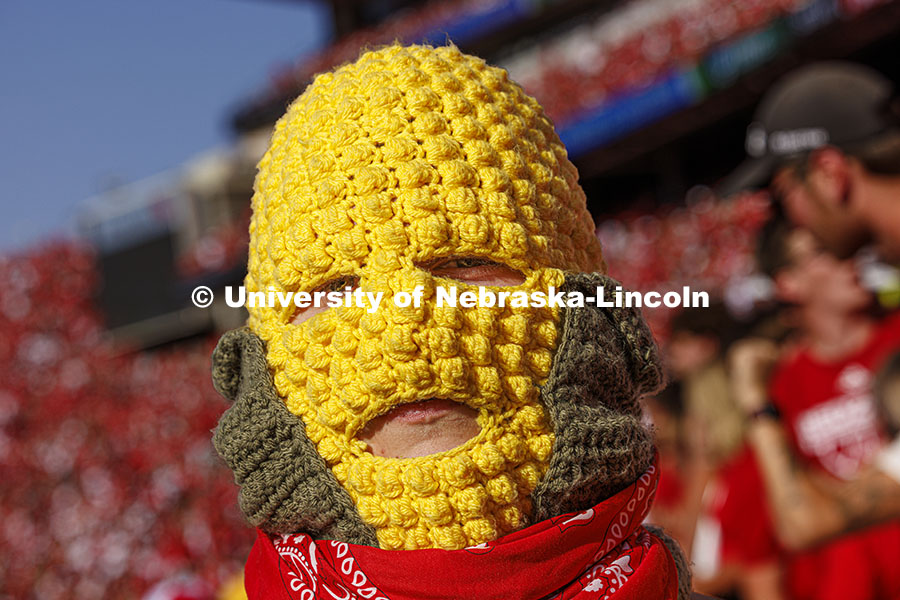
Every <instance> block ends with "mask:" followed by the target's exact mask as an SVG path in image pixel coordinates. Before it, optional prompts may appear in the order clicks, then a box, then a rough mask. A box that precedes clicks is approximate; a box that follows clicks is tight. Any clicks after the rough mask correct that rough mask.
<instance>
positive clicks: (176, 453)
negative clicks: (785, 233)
mask: <svg viewBox="0 0 900 600" xmlns="http://www.w3.org/2000/svg"><path fill="white" fill-rule="evenodd" d="M331 5H332V8H333V14H334V18H335V31H336V32H337V33H338V37H337V39H336V40H335V41H334V43H333V44H332V45H330V46H329V47H327V48H323V49H322V50H321V52H319V53H318V54H316V55H314V56H312V57H311V58H309V59H307V60H304V61H302V62H300V63H298V64H297V65H295V66H293V67H292V68H290V69H287V70H284V71H282V72H280V73H279V74H278V75H277V76H275V77H273V79H272V81H271V85H270V86H269V87H268V88H267V89H264V90H261V91H260V92H259V93H258V94H256V95H255V96H254V97H253V98H251V99H250V100H248V101H246V102H244V103H243V105H241V106H240V107H239V108H238V109H237V110H236V111H235V113H234V114H233V115H231V123H232V125H233V130H234V133H235V141H234V144H233V145H232V146H231V147H229V148H227V149H221V150H218V151H215V152H212V153H210V154H208V155H204V156H200V157H197V159H196V160H194V161H192V162H190V163H188V164H185V165H183V166H182V167H180V168H179V169H177V170H175V171H173V172H170V173H165V174H163V175H160V176H158V177H155V178H153V179H151V180H146V181H141V182H136V183H132V184H128V185H125V186H120V187H118V188H116V189H114V190H111V191H109V192H108V193H106V194H104V195H102V196H100V197H97V198H93V199H90V200H89V201H87V202H86V203H85V207H84V211H83V214H82V218H81V223H80V224H81V228H82V231H83V233H84V237H85V240H86V241H87V242H88V244H86V245H78V244H50V245H45V246H42V247H38V248H35V249H33V250H32V251H30V252H24V253H19V254H16V255H12V256H7V257H4V258H0V281H2V282H3V285H2V286H0V332H2V333H0V359H2V360H0V478H2V480H3V486H2V487H0V554H2V555H3V556H5V557H8V560H4V561H0V599H6V598H16V599H19V598H47V599H54V598H90V599H97V598H111V599H112V598H115V599H121V598H139V597H141V595H142V594H144V593H145V592H146V591H147V590H148V589H150V588H151V587H152V586H153V585H155V584H157V583H159V582H160V581H162V580H165V579H168V578H170V577H173V576H176V575H184V574H190V575H192V576H195V577H199V578H200V579H201V580H202V581H204V582H205V585H201V586H196V585H194V586H193V589H195V590H200V591H195V592H192V593H193V594H194V596H189V597H195V596H196V597H213V596H212V594H214V592H213V591H212V590H214V589H216V588H218V587H219V586H220V585H221V583H222V582H223V581H224V580H225V579H227V577H228V576H229V575H231V574H233V573H234V572H235V571H237V570H239V568H240V566H241V563H242V560H243V559H244V557H245V556H246V553H247V551H248V550H249V545H250V543H252V538H253V536H252V532H250V531H249V529H247V528H246V527H245V526H244V525H243V524H242V522H241V520H240V518H239V515H238V514H237V508H236V500H235V497H236V492H235V489H234V487H233V485H232V483H231V475H230V473H229V472H228V471H227V470H226V469H225V468H224V466H223V465H221V464H220V463H219V462H218V461H217V459H216V458H215V457H214V456H213V454H212V450H211V446H210V444H209V431H210V429H211V428H212V427H213V426H214V425H215V422H216V419H217V417H218V415H219V414H220V413H221V412H222V410H223V409H224V403H223V402H222V401H221V400H220V399H219V398H218V396H217V395H216V394H215V392H214V391H213V390H212V386H211V384H210V382H209V364H208V357H209V354H210V352H211V349H212V347H213V344H214V342H215V339H216V337H217V335H218V334H219V333H220V332H221V331H222V330H224V329H228V328H231V327H235V326H238V325H240V324H241V322H242V320H243V315H242V314H241V312H240V311H238V310H235V309H229V308H225V307H223V306H221V305H219V304H217V305H214V307H213V308H212V309H207V310H201V309H197V308H195V307H193V306H192V305H191V304H190V291H191V290H192V289H193V288H194V287H195V286H197V285H208V286H209V287H211V288H213V289H214V290H216V291H217V292H221V289H222V286H224V285H226V284H240V283H241V281H242V279H243V275H244V269H245V263H246V245H247V223H248V218H249V198H250V196H251V193H252V192H251V189H252V181H253V175H254V172H255V164H256V162H257V161H258V160H259V158H260V156H261V155H262V152H263V151H264V148H265V144H266V142H267V138H268V134H269V131H270V129H271V127H272V125H273V124H274V121H275V120H276V119H277V118H278V117H279V116H280V115H281V114H282V113H283V111H284V109H285V107H286V105H287V103H288V102H290V100H292V99H293V98H294V97H296V96H297V95H298V94H299V93H300V92H301V91H302V90H303V88H304V86H305V85H306V83H308V81H309V80H310V78H311V77H312V76H313V75H314V74H315V73H317V72H319V71H322V70H326V69H329V68H331V67H333V66H335V65H337V64H339V63H341V62H344V61H347V60H351V59H353V58H355V57H356V56H357V54H358V52H359V49H360V48H361V47H363V46H372V45H378V44H383V43H390V42H392V41H394V40H401V41H404V42H433V43H444V42H445V41H446V40H448V39H449V40H452V41H454V42H455V43H456V44H457V45H459V46H460V47H461V48H462V49H464V50H465V51H467V52H471V53H475V54H478V55H480V56H483V57H484V58H486V59H487V60H489V61H491V62H493V63H495V64H499V65H501V66H504V67H506V68H508V69H509V71H510V73H511V75H512V77H513V78H514V79H516V80H517V81H519V82H521V83H522V84H523V85H524V87H525V88H526V89H527V91H528V92H530V93H531V94H533V95H534V96H536V97H537V98H538V100H540V101H541V103H542V104H543V105H544V106H545V108H546V109H547V111H548V113H549V114H550V116H551V117H552V118H553V119H554V121H555V122H556V124H557V126H558V129H559V131H560V134H561V136H562V138H563V140H564V141H565V142H566V144H567V145H568V148H569V151H570V154H571V156H572V157H573V159H574V161H575V162H576V165H577V166H578V167H579V169H580V172H581V174H582V178H583V184H584V187H585V190H586V191H587V193H588V198H589V207H590V209H591V211H592V213H593V214H594V216H595V219H596V221H597V223H598V235H600V237H601V239H602V240H603V242H604V245H605V252H606V256H607V259H608V261H609V263H610V264H611V266H612V274H613V275H614V276H616V277H618V278H619V279H621V280H622V281H623V282H624V283H625V284H626V285H628V286H630V287H632V288H636V289H650V288H653V289H657V290H664V289H666V288H667V287H671V288H672V289H680V286H681V285H686V284H689V285H691V286H693V287H696V288H703V289H706V290H709V291H711V292H719V293H722V294H725V295H726V296H727V297H728V298H729V299H730V301H731V304H732V305H733V306H734V307H736V308H741V307H746V306H747V305H748V304H750V303H751V302H752V301H753V299H754V297H755V296H756V295H764V289H762V288H761V287H760V285H759V284H758V283H757V280H755V279H753V277H752V276H753V266H752V259H751V247H752V244H753V237H754V235H755V232H756V229H757V227H758V226H759V224H760V223H761V222H762V220H763V219H764V218H765V215H766V211H767V207H766V201H765V199H764V198H762V197H760V196H757V195H744V196H741V197H739V198H731V199H720V198H716V197H714V196H713V194H712V192H711V191H710V190H709V188H707V187H703V186H708V185H711V184H713V183H714V182H715V181H716V180H718V179H719V178H721V177H722V176H724V175H725V174H727V173H728V172H729V171H730V169H732V168H733V167H734V166H735V165H737V164H738V163H739V162H740V161H741V159H742V158H743V148H742V144H743V138H744V128H745V127H746V124H747V123H748V122H749V120H750V115H751V113H752V109H753V106H754V104H755V101H756V100H757V99H758V98H759V96H760V95H761V94H762V92H763V91H764V90H765V88H766V86H767V85H768V84H769V83H771V82H772V81H773V80H774V79H775V78H776V77H777V76H779V75H780V74H782V73H784V72H786V71H787V70H789V69H791V68H793V67H795V66H797V65H799V64H802V63H804V62H808V61H811V60H816V59H822V58H851V59H854V60H858V61H860V62H865V63H867V64H870V65H872V66H874V67H876V68H877V69H879V70H881V71H882V72H883V73H885V74H886V75H888V76H889V77H891V78H892V79H893V80H894V81H898V80H900V62H898V61H896V57H897V56H898V55H900V1H897V0H894V1H890V2H877V1H866V0H738V1H733V0H632V1H621V0H620V1H613V0H601V1H599V2H598V1H587V0H557V1H550V0H545V1H538V0H477V1H476V0H466V1H459V0H452V1H432V2H427V3H422V2H409V1H402V0H397V1H393V2H392V1H390V0H386V1H384V2H378V3H369V2H362V1H353V0H334V1H333V2H332V3H331ZM221 296H222V294H221V293H218V297H219V298H220V299H221ZM648 317H649V318H650V319H651V322H652V323H653V325H654V329H655V330H656V331H657V332H658V333H659V334H661V335H664V333H665V325H666V319H665V314H664V313H662V312H660V313H654V314H649V315H648ZM204 594H205V595H204ZM185 597H188V596H185Z"/></svg>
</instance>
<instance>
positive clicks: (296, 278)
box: [213, 45, 690, 599]
mask: <svg viewBox="0 0 900 600" xmlns="http://www.w3.org/2000/svg"><path fill="white" fill-rule="evenodd" d="M250 231H251V241H250V258H249V267H248V275H247V279H246V287H247V292H248V294H252V293H253V292H260V291H261V292H269V291H274V292H277V293H281V294H287V293H289V292H301V291H302V292H315V291H325V290H348V289H356V288H358V289H359V290H361V291H362V292H370V293H379V292H380V293H382V294H383V297H384V298H385V299H386V300H384V301H382V302H381V303H380V304H379V305H378V307H377V308H375V307H374V306H372V305H369V304H367V305H366V306H362V307H360V306H340V307H335V308H328V309H316V308H305V309H300V310H298V309H297V308H295V307H294V306H289V307H286V308H280V307H274V308H273V307H260V306H257V307H250V308H249V310H250V320H249V323H248V327H246V328H243V329H239V330H236V331H233V332H230V333H228V334H226V335H225V336H223V338H222V339H221V340H220V342H219V345H218V347H217V349H216V351H215V353H214V359H213V379H214V383H215V385H216V387H217V389H218V390H219V391H220V392H221V393H222V394H223V395H224V396H225V397H226V398H227V399H229V400H230V401H231V402H232V406H231V407H230V408H229V409H228V410H227V411H226V412H225V414H224V415H223V417H222V419H221V421H220V423H219V425H218V427H217V429H216V431H215V434H214V443H215V446H216V448H217V450H218V451H219V453H220V454H221V456H222V457H223V458H224V459H225V461H226V462H227V463H228V465H229V466H230V467H231V468H232V469H233V471H234V472H235V478H236V481H237V483H238V484H239V485H240V486H241V491H240V505H241V509H242V511H243V512H244V514H245V515H246V517H247V519H248V520H249V521H250V523H251V524H252V525H254V526H255V527H257V528H258V537H257V541H256V544H255V546H254V548H253V550H252V552H251V554H250V557H249V559H248V562H247V566H246V570H245V581H246V589H247V593H248V595H249V597H250V598H251V599H257V598H266V599H272V598H285V599H287V598H304V599H306V598H332V597H335V598H348V597H349V598H390V599H413V598H525V599H538V598H582V597H584V598H587V597H598V598H601V597H609V598H667V599H668V598H672V599H674V598H679V599H681V598H687V597H689V596H690V591H689V590H690V580H689V574H688V572H687V569H686V568H685V562H684V559H683V557H682V555H681V553H680V551H679V550H678V549H677V547H676V546H675V545H674V544H673V543H671V542H669V541H668V539H667V538H666V537H665V536H664V535H663V534H662V533H661V532H656V533H652V532H650V531H648V530H647V529H645V528H644V527H642V526H641V522H642V521H643V519H644V517H645V516H646V514H647V511H648V510H649V506H650V503H651V500H652V496H653V492H654V490H655V485H656V480H657V477H658V471H657V467H656V463H655V455H654V454H655V453H654V449H653V447H652V443H651V437H650V434H649V432H648V431H647V430H646V429H645V428H644V427H643V426H642V424H641V410H640V407H639V404H638V398H639V397H640V396H641V395H642V394H645V393H650V392H653V391H654V390H656V389H657V388H658V387H659V386H660V384H661V379H662V377H661V372H660V368H659V359H658V357H657V351H656V347H655V345H654V342H653V339H652V337H651V335H650V333H649V331H648V329H647V327H646V325H645V323H644V322H643V320H642V319H641V317H640V314H639V313H638V312H637V311H634V310H631V309H600V308H597V307H596V306H591V305H586V306H583V307H573V308H568V307H564V308H560V307H558V306H535V305H531V306H527V305H524V303H509V302H507V305H506V306H492V307H491V306H476V307H472V308H464V307H462V306H451V305H447V304H446V303H445V304H444V305H441V303H440V302H438V293H437V290H438V288H439V287H441V286H443V287H444V288H445V289H447V288H450V287H453V286H455V287H456V288H457V290H458V291H459V292H462V291H466V290H474V291H477V290H478V289H479V287H480V286H486V287H488V288H489V289H490V290H492V291H500V290H505V291H525V292H529V293H530V292H535V291H541V292H547V291H548V290H549V288H550V287H555V288H556V289H557V290H566V291H569V292H571V291H580V292H583V293H584V295H585V296H593V295H594V294H595V291H596V288H597V286H599V285H605V286H606V288H607V289H610V290H612V289H614V286H615V285H616V284H615V282H613V281H612V280H610V279H609V278H608V277H607V276H606V275H605V274H604V272H605V265H604V263H603V260H602V257H601V249H600V245H599V242H598V241H597V239H596V237H595V236H594V225H593V222H592V220H591V217H590V215H589V213H588V212H587V210H586V207H585V196H584V193H583V191H582V189H581V187H580V186H579V184H578V182H577V171H576V169H575V167H574V166H573V165H572V164H571V162H569V160H568V158H567V157H566V151H565V148H564V147H563V145H562V144H561V142H560V141H559V138H558V136H557V134H556V132H555V131H554V129H553V125H552V124H551V122H550V121H549V119H548V118H547V117H546V116H545V115H544V113H543V110H542V109H541V107H540V105H539V104H538V103H537V101H535V100H534V99H533V98H531V97H529V96H528V95H526V94H525V93H524V92H523V91H522V89H521V88H520V87H519V86H518V85H516V84H515V83H513V82H512V81H510V80H509V79H508V77H507V74H506V72H505V71H503V70H501V69H498V68H495V67H491V66H488V65H487V64H485V63H484V61H482V60H481V59H478V58H475V57H472V56H467V55H465V54H463V53H461V52H460V51H459V50H458V49H457V48H455V47H453V46H449V47H438V48H431V47H428V46H410V47H401V46H399V45H393V46H389V47H385V48H381V49H377V50H372V51H368V52H365V53H364V54H363V55H362V56H361V57H360V58H359V59H358V60H357V61H356V62H355V63H352V64H348V65H345V66H342V67H340V68H338V69H336V70H335V71H334V72H331V73H325V74H322V75H319V76H317V77H316V78H315V80H314V81H313V83H312V84H311V85H310V86H309V87H308V88H307V89H306V91H305V92H304V93H303V94H302V95H301V96H300V97H299V98H298V99H297V100H296V101H295V102H294V103H293V104H292V105H291V106H290V108H289V109H288V111H287V114H286V115H285V116H284V117H283V118H282V119H281V120H280V121H279V122H278V124H277V125H276V127H275V131H274V133H273V135H272V139H271V145H270V147H269V150H268V152H267V153H266V154H265V156H264V157H263V159H262V160H261V162H260V164H259V173H258V176H257V179H256V184H255V193H254V196H253V219H252V222H251V226H250ZM417 288H419V289H421V290H422V300H421V302H420V303H418V305H416V303H412V304H410V305H409V306H406V307H402V306H398V304H403V303H402V302H400V303H397V302H394V301H392V300H393V299H395V298H397V297H398V294H400V295H402V293H404V292H405V293H409V294H411V293H412V292H414V291H415V290H416V289H417ZM511 304H516V305H515V306H513V305H511ZM396 551H400V552H396Z"/></svg>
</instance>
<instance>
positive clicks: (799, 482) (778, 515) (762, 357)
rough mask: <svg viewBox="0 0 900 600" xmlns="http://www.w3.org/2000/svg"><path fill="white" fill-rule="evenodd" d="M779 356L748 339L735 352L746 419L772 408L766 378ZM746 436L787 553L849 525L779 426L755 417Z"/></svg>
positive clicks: (735, 388) (737, 395) (738, 395)
mask: <svg viewBox="0 0 900 600" xmlns="http://www.w3.org/2000/svg"><path fill="white" fill-rule="evenodd" d="M777 355H778V350H777V347H776V346H775V345H774V344H773V343H772V342H769V341H767V340H761V339H759V340H757V339H750V340H744V341H742V342H739V343H738V344H736V345H735V347H734V348H733V349H732V352H731V353H730V357H729V358H730V367H731V381H732V392H733V394H734V399H735V401H736V402H737V404H738V406H740V407H741V409H742V410H744V412H745V414H748V415H752V414H756V413H758V412H759V411H760V409H762V408H764V407H765V406H766V405H767V404H768V393H767V381H768V374H769V371H770V370H771V366H772V365H773V364H774V362H775V360H776V359H777ZM747 436H748V441H749V442H750V445H751V446H752V447H753V451H754V454H755V455H756V459H757V462H758V464H759V467H760V471H761V472H762V476H763V480H764V481H765V488H766V497H767V498H768V501H769V507H770V509H771V513H772V519H773V521H774V523H773V524H774V526H775V533H776V535H777V536H778V539H779V541H780V542H781V543H782V544H783V545H784V546H785V547H786V548H787V549H789V550H799V549H802V548H806V547H809V546H810V545H812V544H815V543H816V542H818V541H821V540H822V539H825V538H827V537H829V536H832V535H835V534H837V533H840V532H841V531H843V530H845V529H846V528H847V527H848V526H849V523H848V521H847V519H846V518H845V517H844V514H843V513H842V512H841V510H840V509H839V507H838V505H837V503H836V502H834V501H830V500H829V498H828V497H827V496H825V495H824V494H823V493H822V492H821V491H820V490H819V489H818V488H816V486H814V485H813V483H812V481H811V480H810V479H809V477H808V476H807V474H806V473H805V472H804V471H803V469H802V468H801V467H800V465H799V464H798V463H797V460H796V458H795V457H794V454H793V452H792V450H791V447H790V444H789V443H788V440H787V435H786V434H785V431H784V428H783V427H782V425H781V423H780V422H779V421H777V420H776V419H775V418H773V417H771V416H766V415H763V416H758V417H756V418H751V419H750V423H749V424H748V433H747Z"/></svg>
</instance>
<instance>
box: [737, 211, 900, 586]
mask: <svg viewBox="0 0 900 600" xmlns="http://www.w3.org/2000/svg"><path fill="white" fill-rule="evenodd" d="M760 259H761V260H760V262H761V266H762V267H763V269H764V270H766V271H767V272H768V273H769V274H770V275H772V276H773V278H774V279H775V282H776V290H777V293H778V295H779V297H780V298H781V299H782V300H784V301H786V302H789V303H791V304H793V305H794V306H795V310H796V317H797V320H798V324H799V326H800V332H801V335H800V337H799V339H798V340H797V341H796V343H795V344H794V345H792V346H791V347H790V349H788V350H787V351H786V352H784V354H783V355H782V357H781V360H780V362H779V364H778V365H777V367H776V369H775V372H774V374H773V376H772V378H771V380H770V384H769V389H768V396H769V398H770V399H771V402H772V404H771V405H765V406H763V407H762V408H761V409H759V410H756V411H754V412H753V414H752V415H751V421H752V422H754V423H760V422H766V421H769V420H770V419H771V418H772V417H776V418H777V415H778V414H779V413H780V415H781V417H782V420H783V424H784V428H785V431H786V433H787V435H788V438H789V439H790V441H791V445H792V446H793V452H794V454H795V456H796V457H797V458H798V459H799V460H800V461H801V462H802V463H805V465H806V467H807V469H808V471H809V472H810V476H811V478H812V479H814V480H815V481H816V482H818V484H819V485H824V486H828V485H834V484H835V482H837V481H840V480H844V479H848V478H850V477H853V476H854V475H856V474H857V472H859V470H860V469H861V468H862V467H864V466H865V465H867V464H869V463H871V462H872V461H873V460H874V458H875V456H876V455H877V453H878V452H879V450H880V449H881V448H882V446H883V445H884V443H885V438H884V435H883V429H882V425H881V423H880V421H879V418H878V414H877V410H876V407H875V403H874V400H873V395H872V380H873V373H874V371H876V370H877V369H878V367H879V366H880V364H881V362H882V361H883V360H884V359H885V358H886V356H887V355H888V354H890V353H891V351H893V350H895V349H896V348H898V347H900V316H898V315H892V316H890V317H889V318H887V319H885V320H883V321H881V322H879V321H878V320H877V319H875V318H874V317H873V316H872V315H871V314H870V313H869V312H868V308H869V306H870V304H871V296H870V294H869V293H868V292H867V291H866V290H865V289H863V288H862V287H861V285H860V284H859V281H858V279H857V275H856V271H855V268H854V265H853V263H852V262H850V261H846V260H839V259H837V258H835V257H834V256H833V255H831V254H829V253H827V252H825V251H824V250H823V249H822V248H821V247H820V246H819V244H818V242H817V241H816V239H815V237H814V236H813V235H812V234H811V233H810V232H809V231H807V230H804V229H797V228H792V227H790V226H789V225H788V224H787V222H786V221H784V220H779V219H776V220H773V222H772V223H770V224H769V225H768V226H767V227H766V229H765V230H764V234H763V241H762V244H761V252H760ZM737 354H738V355H740V354H741V352H740V351H737ZM732 375H733V383H734V388H735V394H736V396H737V397H739V398H740V396H742V395H744V396H748V395H756V396H759V395H761V394H765V390H764V388H763V387H762V386H760V385H759V372H758V369H753V368H749V367H748V365H747V364H746V361H743V362H742V360H740V359H738V358H736V359H735V360H733V361H732ZM739 403H740V404H741V405H742V406H744V407H747V406H754V404H753V402H750V401H748V400H747V399H746V398H744V399H739ZM757 405H758V404H757ZM763 434H764V433H763V432H760V431H759V429H758V427H754V428H751V430H750V435H751V439H752V440H753V441H754V446H756V447H757V448H758V447H759V445H760V435H763ZM768 492H769V494H768V495H769V498H770V502H771V503H772V504H773V505H774V508H775V510H774V511H773V513H774V516H775V519H776V525H777V527H778V532H779V534H780V538H781V541H782V542H783V543H784V544H785V546H786V547H788V548H793V549H795V550H796V549H799V547H800V546H801V544H798V543H797V540H796V539H794V538H792V536H791V535H790V534H789V533H788V534H787V535H785V532H786V528H785V527H783V519H782V518H781V516H780V515H781V514H783V511H782V508H783V506H782V505H789V504H790V503H791V502H794V500H792V497H791V495H790V493H785V490H783V489H782V490H776V489H773V486H769V489H768ZM898 563H900V524H898V523H896V522H889V523H885V524H882V525H879V526H877V527H872V528H870V529H868V530H865V531H862V532H859V533H854V534H850V535H845V536H843V537H840V538H837V539H834V540H832V541H830V542H827V543H825V544H822V545H820V546H819V547H817V548H815V549H813V550H809V551H805V552H797V553H796V554H795V556H794V557H793V559H792V560H791V563H790V565H789V569H788V578H787V579H788V588H789V591H790V594H791V596H792V597H793V598H796V599H806V598H809V599H816V600H821V599H826V600H827V599H831V598H834V599H837V598H841V599H858V600H864V599H868V598H872V599H875V598H900V573H898V572H897V569H896V565H897V564H898Z"/></svg>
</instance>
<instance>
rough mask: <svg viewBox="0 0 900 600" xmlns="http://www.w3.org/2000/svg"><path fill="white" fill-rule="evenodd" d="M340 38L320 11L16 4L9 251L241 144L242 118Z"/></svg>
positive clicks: (6, 43)
mask: <svg viewBox="0 0 900 600" xmlns="http://www.w3.org/2000/svg"><path fill="white" fill-rule="evenodd" d="M330 37H331V23H330V19H329V16H328V11H327V9H326V8H325V7H324V6H323V5H321V4H318V3H315V2H288V1H279V0H270V1H266V0H144V1H136V0H77V1H72V0H2V2H0V180H2V182H3V186H2V192H0V206H2V213H0V252H8V251H11V250H17V249H21V248H25V247H29V246H33V245H35V244H37V243H39V242H41V241H42V240H46V239H49V238H51V237H53V236H54V235H55V234H56V233H57V232H62V231H65V230H66V229H67V228H71V225H72V224H73V223H74V217H75V215H76V214H77V209H78V206H79V205H80V203H81V202H82V201H83V200H84V199H86V198H88V197H90V196H93V195H94V194H96V193H97V192H99V191H100V190H101V188H102V186H103V185H104V181H109V180H110V179H111V178H116V179H120V180H125V181H134V180H138V179H141V178H144V177H147V176H150V175H153V174H155V173H159V172H161V171H164V170H166V169H169V168H172V167H175V166H177V165H179V164H180V163H182V162H184V161H185V159H187V158H189V157H191V156H193V155H196V154H198V153H200V152H202V151H204V150H207V149H210V148H213V147H215V146H219V145H222V144H225V143H227V142H228V141H229V140H230V139H231V133H230V131H229V127H228V118H229V115H230V114H231V111H232V109H233V108H234V107H235V106H236V105H238V104H240V102H241V101H242V100H244V99H246V98H248V97H250V96H252V95H254V94H255V93H256V92H258V91H259V90H261V89H263V88H264V87H265V86H266V84H267V82H268V81H269V80H270V77H271V75H272V73H273V72H274V71H275V69H276V67H278V66H279V65H284V64H288V63H291V62H293V61H295V60H296V59H297V58H299V57H300V56H302V55H304V54H306V53H308V52H310V51H311V50H314V49H317V48H320V47H321V46H322V45H323V44H325V43H326V42H327V41H328V40H329V39H330Z"/></svg>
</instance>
